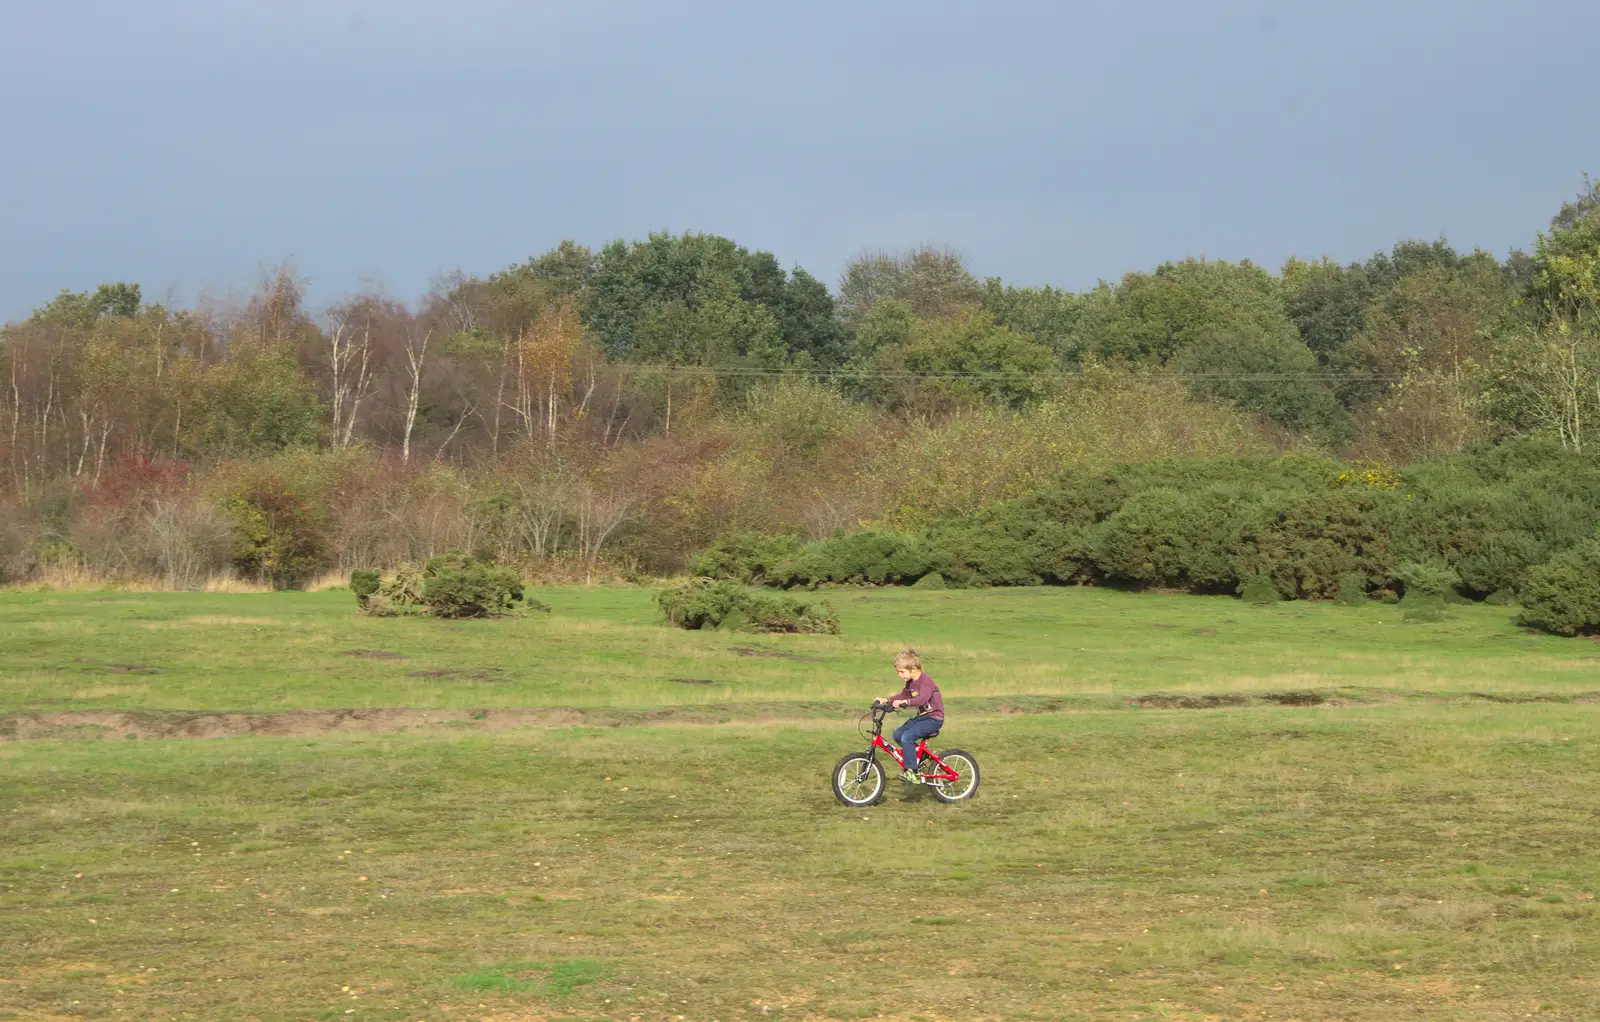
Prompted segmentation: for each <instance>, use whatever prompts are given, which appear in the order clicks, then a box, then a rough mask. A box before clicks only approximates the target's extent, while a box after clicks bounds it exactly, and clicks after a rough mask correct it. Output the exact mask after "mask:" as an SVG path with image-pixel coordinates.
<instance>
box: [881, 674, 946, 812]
mask: <svg viewBox="0 0 1600 1022" xmlns="http://www.w3.org/2000/svg"><path fill="white" fill-rule="evenodd" d="M894 669H895V673H897V674H899V675H900V681H901V683H902V685H903V686H904V687H903V688H901V689H900V691H898V692H896V693H895V694H894V695H891V696H886V697H885V698H883V699H875V700H873V701H874V702H877V703H887V704H888V705H889V706H890V707H892V708H894V709H897V710H898V709H900V708H902V707H909V708H913V709H915V710H916V711H917V715H916V716H915V717H912V718H911V719H910V720H908V721H906V722H905V723H904V724H901V725H900V726H899V727H897V728H895V729H894V740H895V743H896V744H897V745H899V746H900V758H901V759H902V760H903V761H904V762H905V770H904V772H902V773H901V774H900V779H901V780H902V781H905V782H907V783H909V784H921V783H922V778H920V777H918V776H917V743H918V742H921V741H926V740H927V739H929V738H932V737H933V736H934V735H936V734H938V733H939V729H940V728H942V727H944V697H943V696H941V695H940V694H939V686H938V685H935V684H934V683H933V678H932V677H930V676H929V675H926V674H924V673H922V657H921V656H919V655H918V654H917V651H916V650H914V649H903V650H901V651H900V652H899V653H898V654H896V656H895V658H894Z"/></svg>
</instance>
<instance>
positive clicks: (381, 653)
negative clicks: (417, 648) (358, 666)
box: [344, 649, 406, 660]
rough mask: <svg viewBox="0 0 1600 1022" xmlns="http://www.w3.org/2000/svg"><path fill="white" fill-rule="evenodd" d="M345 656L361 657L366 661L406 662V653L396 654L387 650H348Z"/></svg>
mask: <svg viewBox="0 0 1600 1022" xmlns="http://www.w3.org/2000/svg"><path fill="white" fill-rule="evenodd" d="M344 655H345V656H353V657H361V658H362V659H365V660H404V659H406V655H405V654H404V653H396V652H394V651H393V650H387V649H347V650H345V651H344Z"/></svg>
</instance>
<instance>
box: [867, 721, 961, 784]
mask: <svg viewBox="0 0 1600 1022" xmlns="http://www.w3.org/2000/svg"><path fill="white" fill-rule="evenodd" d="M876 749H882V750H883V751H884V752H887V753H888V754H889V755H891V756H893V757H894V761H895V762H896V763H898V764H900V769H901V770H904V769H905V768H906V761H905V757H904V756H901V755H900V750H899V749H897V748H895V747H894V746H893V745H891V744H889V743H888V742H886V741H884V740H883V718H881V717H880V718H878V720H877V721H876V722H875V723H874V729H873V732H872V744H871V745H870V746H868V747H867V755H868V756H871V755H873V752H874V750H876ZM929 760H932V761H933V762H934V763H936V764H938V767H939V772H938V773H928V772H926V771H924V772H923V774H922V776H923V777H924V778H927V779H932V780H936V781H959V780H961V775H960V774H958V773H956V772H955V771H954V770H951V769H950V768H949V767H947V766H945V764H944V760H942V759H940V758H939V756H938V754H937V753H935V752H934V751H933V750H932V749H930V748H928V740H927V739H926V738H923V739H921V740H919V741H918V742H917V762H918V763H919V764H921V763H925V762H927V761H929Z"/></svg>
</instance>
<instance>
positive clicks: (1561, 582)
mask: <svg viewBox="0 0 1600 1022" xmlns="http://www.w3.org/2000/svg"><path fill="white" fill-rule="evenodd" d="M1520 595H1521V597H1522V608H1523V610H1522V616H1521V618H1520V619H1519V620H1520V621H1521V623H1522V624H1524V625H1527V626H1528V627H1530V628H1538V629H1541V630H1543V631H1546V632H1553V633H1555V634H1556V635H1596V634H1600V539H1594V540H1590V541H1589V542H1587V543H1583V544H1581V545H1579V546H1576V547H1574V548H1572V549H1571V550H1568V551H1566V552H1565V553H1561V554H1558V555H1556V556H1555V557H1553V558H1551V559H1550V561H1549V563H1547V564H1541V565H1539V566H1538V567H1535V568H1534V569H1533V570H1531V571H1530V572H1528V581H1527V585H1526V586H1525V587H1524V589H1523V590H1522V592H1521V594H1520Z"/></svg>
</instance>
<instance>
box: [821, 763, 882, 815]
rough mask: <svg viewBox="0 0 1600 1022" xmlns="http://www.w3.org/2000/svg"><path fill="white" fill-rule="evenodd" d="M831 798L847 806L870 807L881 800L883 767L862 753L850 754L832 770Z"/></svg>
mask: <svg viewBox="0 0 1600 1022" xmlns="http://www.w3.org/2000/svg"><path fill="white" fill-rule="evenodd" d="M833 797H834V798H836V799H838V800H839V801H840V802H843V803H844V804H845V805H847V806H870V805H873V804H875V803H876V802H877V801H878V800H879V799H881V798H883V767H881V766H879V765H878V761H877V760H876V759H875V758H873V757H872V756H869V755H867V754H866V753H864V752H852V753H851V754H850V755H848V756H846V757H845V758H844V759H841V760H840V761H839V765H838V766H836V767H834V768H833Z"/></svg>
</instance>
